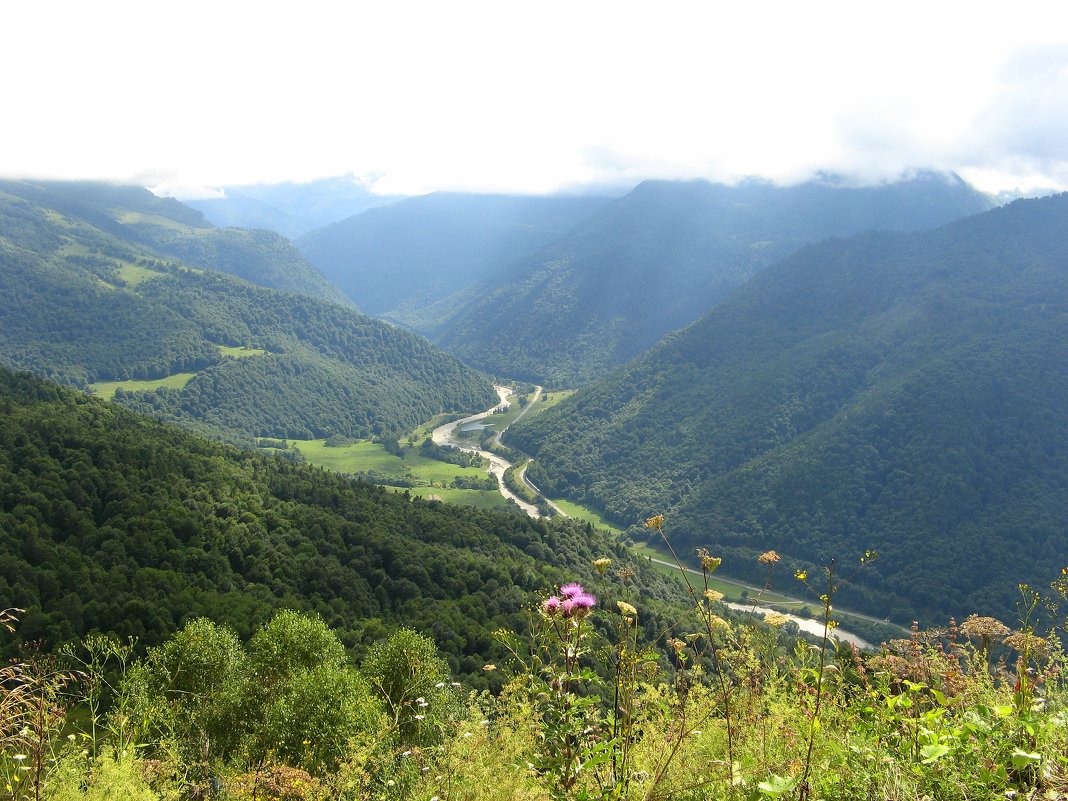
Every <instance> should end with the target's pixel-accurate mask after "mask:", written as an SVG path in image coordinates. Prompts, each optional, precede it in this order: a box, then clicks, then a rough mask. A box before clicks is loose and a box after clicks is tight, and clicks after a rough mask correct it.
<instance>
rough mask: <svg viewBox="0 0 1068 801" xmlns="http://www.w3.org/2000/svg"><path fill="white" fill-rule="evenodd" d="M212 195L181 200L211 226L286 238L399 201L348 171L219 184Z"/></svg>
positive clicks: (293, 237)
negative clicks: (325, 175) (318, 176)
mask: <svg viewBox="0 0 1068 801" xmlns="http://www.w3.org/2000/svg"><path fill="white" fill-rule="evenodd" d="M216 191H217V192H218V195H217V196H214V197H208V198H199V199H194V200H186V201H185V205H187V206H190V207H192V208H194V209H196V210H197V211H200V212H202V213H203V215H204V216H205V217H206V218H207V219H208V220H210V221H211V222H212V223H214V224H215V225H220V226H236V227H238V228H266V229H269V230H271V231H277V232H278V233H280V234H282V235H283V236H285V237H288V238H289V239H296V238H297V237H299V236H301V235H302V234H306V233H308V232H309V231H313V230H315V229H317V228H322V227H323V226H326V225H330V224H331V223H334V222H337V221H338V220H342V219H344V218H346V217H349V216H352V215H353V214H359V213H360V212H363V211H366V210H367V209H372V208H374V207H376V206H381V205H384V204H387V203H393V202H395V201H397V200H401V199H403V198H402V197H401V196H394V195H377V194H375V193H374V192H372V191H371V189H370V188H369V186H368V185H367V184H366V183H365V182H363V181H360V180H359V179H357V178H356V177H354V176H352V175H339V176H336V177H333V178H322V179H319V180H317V181H307V182H302V183H296V182H293V181H286V182H283V183H274V184H268V183H263V184H248V185H238V186H222V187H218V189H217V190H216Z"/></svg>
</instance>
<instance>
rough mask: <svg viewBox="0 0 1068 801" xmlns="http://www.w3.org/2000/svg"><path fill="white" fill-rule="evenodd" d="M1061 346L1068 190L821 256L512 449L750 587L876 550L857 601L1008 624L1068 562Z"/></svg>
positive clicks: (1066, 417) (792, 263) (549, 417)
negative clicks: (662, 526) (779, 560)
mask: <svg viewBox="0 0 1068 801" xmlns="http://www.w3.org/2000/svg"><path fill="white" fill-rule="evenodd" d="M1066 343H1068V195H1059V196H1054V197H1049V198H1043V199H1039V200H1026V201H1017V202H1015V203H1013V204H1011V205H1009V206H1007V207H1004V208H1000V209H996V210H993V211H989V212H987V213H984V214H980V215H976V216H972V217H969V218H967V219H964V220H961V221H958V222H955V223H952V224H949V225H946V226H944V227H941V228H938V229H936V230H934V231H930V232H920V233H891V232H880V233H866V234H861V235H857V236H854V237H850V238H845V239H836V240H831V241H828V242H824V243H822V244H818V245H812V246H809V247H805V248H803V249H801V250H800V251H798V252H797V253H795V254H794V255H792V256H790V257H788V258H786V259H785V260H783V261H780V262H779V263H777V264H775V265H773V266H771V267H768V268H766V269H765V270H763V271H762V272H760V273H759V274H758V275H756V276H754V277H753V278H752V279H750V280H749V282H748V283H746V284H745V285H744V286H742V287H740V288H738V289H737V290H736V291H735V292H734V293H733V294H732V295H731V297H730V298H729V299H727V300H725V301H723V302H722V303H720V304H719V305H718V306H716V307H715V308H714V309H712V311H711V312H709V313H708V314H706V315H705V316H703V317H701V318H700V319H699V320H697V321H696V322H694V323H693V324H691V325H689V326H688V327H686V328H683V329H682V330H680V331H678V332H675V333H673V334H671V335H669V336H668V337H666V338H665V339H664V340H663V341H662V342H661V343H660V344H658V345H657V346H656V347H654V348H653V349H651V350H650V351H648V352H647V353H645V354H643V355H642V356H641V357H639V358H637V359H635V360H634V361H632V362H630V363H628V364H627V365H626V366H624V367H623V368H621V369H618V370H616V371H615V372H613V373H612V374H610V375H609V376H608V377H606V378H604V379H602V380H600V381H597V382H595V383H593V384H591V385H590V386H587V387H584V388H583V389H580V390H579V391H578V392H577V393H576V394H575V395H574V396H573V397H572V398H571V399H570V400H567V401H565V402H563V403H561V404H559V405H558V406H557V407H556V408H554V409H551V410H549V411H547V412H545V413H544V414H542V415H541V416H540V417H537V418H536V419H533V420H532V421H529V422H527V421H524V422H522V423H520V424H519V425H517V426H516V427H514V428H513V429H510V430H509V433H508V441H509V442H510V444H512V445H513V446H517V447H520V448H522V449H523V450H524V451H526V452H528V453H530V454H532V455H534V456H535V457H536V459H535V463H534V465H533V466H532V467H531V468H530V470H529V471H528V473H529V474H530V475H531V477H532V478H533V480H534V481H535V482H536V483H537V484H538V485H539V486H540V487H541V488H542V489H544V490H546V491H549V492H550V493H560V494H563V495H567V496H570V497H573V498H575V499H577V500H580V501H583V502H585V503H587V504H590V505H592V506H594V507H596V508H599V509H602V510H604V511H605V512H606V513H607V514H608V515H609V516H610V517H612V518H614V519H615V520H616V521H618V522H622V523H624V524H633V523H635V522H636V521H639V520H641V519H644V518H645V517H648V516H649V515H652V514H654V513H664V514H665V515H666V519H667V521H668V530H669V532H670V536H671V538H672V540H673V541H674V542H675V543H676V546H677V547H680V548H683V549H687V550H690V552H691V553H692V548H694V547H699V546H702V547H704V546H707V547H709V548H712V549H713V550H714V551H715V552H717V553H720V554H722V555H723V556H724V557H725V562H726V563H727V564H728V566H729V569H730V570H732V571H734V572H735V573H736V574H740V575H750V576H751V577H753V578H755V579H757V580H762V578H763V577H764V575H766V570H765V568H764V567H763V566H762V565H758V564H757V563H756V561H755V558H754V557H755V556H756V555H757V554H758V553H760V552H763V551H766V550H769V549H775V550H777V551H778V552H779V553H780V554H781V555H782V556H783V557H784V558H785V564H786V566H789V567H797V568H798V569H802V568H809V567H811V566H812V565H813V564H820V563H823V562H826V561H827V560H830V559H831V558H835V557H837V558H838V559H839V560H840V561H839V564H840V565H842V564H845V562H846V560H851V559H852V558H853V557H854V556H855V555H856V554H858V553H864V552H865V551H866V550H876V551H878V552H880V554H881V557H880V558H879V560H877V561H876V562H875V563H874V564H873V565H870V566H869V567H867V568H865V571H864V573H863V575H862V576H860V577H858V583H857V584H855V585H854V586H853V589H852V590H849V591H848V592H846V593H845V594H844V595H843V599H848V602H850V603H854V604H858V605H862V606H865V607H866V608H868V609H870V610H871V611H875V612H878V613H879V614H880V616H884V615H887V614H889V615H890V616H891V617H892V618H894V619H897V620H899V621H903V622H908V621H909V620H910V619H912V617H914V616H931V615H935V614H948V613H951V612H952V613H955V614H957V615H963V614H967V613H969V612H975V611H981V610H986V612H987V613H993V614H1003V615H1006V616H1007V617H1008V618H1009V619H1012V617H1013V616H1014V614H1015V611H1014V609H1015V605H1016V601H1017V600H1018V598H1019V595H1018V592H1017V582H1019V581H1026V582H1033V583H1035V584H1036V585H1040V584H1043V583H1045V582H1047V581H1048V580H1049V579H1050V578H1051V573H1050V571H1055V570H1056V569H1058V568H1059V567H1060V566H1062V565H1061V562H1063V558H1064V554H1065V553H1068V460H1066V458H1065V454H1068V370H1066V369H1065V365H1068V344H1066ZM636 532H637V529H635V532H632V533H636ZM783 572H786V571H785V570H784V571H783ZM843 602H846V600H843Z"/></svg>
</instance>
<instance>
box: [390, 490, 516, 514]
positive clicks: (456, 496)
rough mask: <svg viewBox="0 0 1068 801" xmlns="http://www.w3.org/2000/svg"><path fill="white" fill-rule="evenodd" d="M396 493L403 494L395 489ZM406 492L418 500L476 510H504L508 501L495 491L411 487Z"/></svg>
mask: <svg viewBox="0 0 1068 801" xmlns="http://www.w3.org/2000/svg"><path fill="white" fill-rule="evenodd" d="M397 491H398V492H403V490H402V489H400V488H397ZM408 492H409V493H410V494H412V495H415V496H418V497H420V498H426V499H428V500H432V501H443V502H445V503H458V504H461V505H463V506H474V507H476V508H478V509H505V508H507V506H508V501H506V500H505V499H504V496H503V495H501V493H499V492H497V491H496V490H492V491H491V490H472V489H454V488H453V487H412V488H411V489H410V490H408Z"/></svg>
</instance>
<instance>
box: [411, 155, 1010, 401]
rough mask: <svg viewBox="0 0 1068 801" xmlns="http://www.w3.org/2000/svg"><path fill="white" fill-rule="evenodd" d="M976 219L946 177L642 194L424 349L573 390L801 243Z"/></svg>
mask: <svg viewBox="0 0 1068 801" xmlns="http://www.w3.org/2000/svg"><path fill="white" fill-rule="evenodd" d="M990 206H991V201H990V200H989V199H988V198H986V197H985V196H983V195H981V194H979V193H978V192H976V191H975V190H973V189H971V188H970V187H968V186H967V185H966V184H964V183H963V182H962V181H960V179H958V178H956V177H955V176H941V175H923V176H919V177H917V178H914V179H912V180H908V181H902V182H899V183H896V184H889V185H884V186H878V187H862V188H857V187H850V186H843V185H840V183H838V182H836V181H835V180H834V179H831V178H825V179H823V180H820V181H814V182H810V183H806V184H801V185H798V186H792V187H778V186H775V185H773V184H770V183H765V182H760V181H748V182H743V183H740V184H738V185H735V186H725V185H720V184H711V183H708V182H705V181H690V182H666V181H647V182H645V183H643V184H641V185H640V186H638V187H637V188H636V189H634V191H632V192H631V193H630V194H628V195H627V196H626V197H624V198H621V199H619V200H616V201H614V202H612V203H611V204H609V205H607V206H605V207H604V208H602V209H600V210H599V211H598V212H596V213H594V214H592V215H590V216H589V217H588V218H587V219H586V220H584V221H583V222H582V223H581V224H580V225H578V226H576V227H575V228H574V229H573V230H572V231H570V232H569V233H568V234H566V235H565V236H563V237H562V238H560V239H559V240H557V241H556V242H554V243H553V244H551V245H550V246H548V247H546V248H545V249H544V250H543V251H541V252H539V253H536V254H533V255H531V256H528V257H526V258H524V259H523V260H521V261H520V262H519V263H518V264H516V265H513V266H512V267H511V268H510V269H508V270H498V271H497V272H495V273H494V274H493V275H492V276H491V277H490V278H488V279H487V280H486V281H485V282H483V283H482V284H480V285H479V286H477V287H475V288H472V289H471V290H470V291H468V292H467V294H466V305H465V306H464V307H462V308H460V309H459V310H458V311H455V312H453V313H452V314H451V316H449V317H448V318H447V319H446V320H445V321H444V322H443V323H441V324H440V325H439V326H438V327H437V328H436V329H435V330H434V331H433V332H432V339H433V340H434V341H435V342H437V343H438V344H440V345H442V346H443V347H445V348H446V349H447V350H450V351H451V352H453V353H456V354H457V355H459V356H460V357H461V358H462V359H464V360H465V361H467V362H468V363H469V364H473V365H475V366H477V367H480V368H482V369H484V370H487V371H488V372H491V373H496V374H502V375H513V376H516V377H519V378H522V379H524V380H534V381H538V382H539V383H548V384H551V385H553V386H575V385H578V384H582V383H584V382H587V381H589V380H591V379H593V378H596V377H598V376H601V375H604V374H605V373H606V372H607V371H608V370H610V369H612V368H614V367H616V366H619V365H621V364H623V363H624V362H626V361H627V360H629V359H631V358H633V357H635V356H637V355H638V354H639V353H641V352H642V351H644V350H646V349H647V348H649V347H651V346H652V345H654V344H655V343H656V342H657V341H658V340H659V339H660V338H661V337H663V336H664V335H665V334H667V333H668V332H670V331H672V330H674V329H677V328H680V327H681V326H683V325H686V324H687V323H690V322H692V321H693V320H695V319H697V318H698V317H699V316H701V315H702V314H704V313H705V312H707V311H708V310H709V309H710V308H712V307H713V306H714V305H715V304H716V303H718V302H720V301H721V300H723V299H724V298H725V297H727V295H728V294H729V293H730V292H731V291H733V290H734V289H736V288H737V287H739V286H741V285H742V284H743V283H745V282H746V281H747V280H749V278H750V277H751V276H752V275H754V274H755V273H757V272H758V271H760V270H761V269H763V268H764V267H766V266H767V265H769V264H771V263H773V262H774V261H776V260H778V259H780V258H782V257H784V256H786V255H787V254H789V253H792V252H793V251H795V250H796V249H797V248H798V247H799V246H801V245H803V244H805V243H809V242H816V241H820V240H822V239H825V238H827V237H831V236H843V235H848V234H853V233H857V232H860V231H863V230H866V229H890V230H919V229H924V228H931V227H934V226H936V225H941V224H943V223H946V222H949V221H951V220H955V219H959V218H961V217H965V216H967V215H969V214H974V213H977V212H980V211H985V210H986V209H988V208H990ZM502 266H504V265H502Z"/></svg>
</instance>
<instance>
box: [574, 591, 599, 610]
mask: <svg viewBox="0 0 1068 801" xmlns="http://www.w3.org/2000/svg"><path fill="white" fill-rule="evenodd" d="M571 600H572V601H574V602H575V606H577V607H579V608H580V609H586V610H590V609H593V607H595V606H597V599H596V598H594V597H593V596H592V595H590V594H589V593H588V592H584V593H582V594H581V595H576V596H574V597H573V598H572V599H571Z"/></svg>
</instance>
